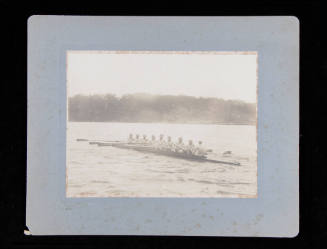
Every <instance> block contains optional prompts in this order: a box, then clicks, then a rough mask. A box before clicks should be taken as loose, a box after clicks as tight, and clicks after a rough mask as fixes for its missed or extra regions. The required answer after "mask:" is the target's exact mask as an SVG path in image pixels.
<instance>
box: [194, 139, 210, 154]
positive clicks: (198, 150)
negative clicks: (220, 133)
mask: <svg viewBox="0 0 327 249" xmlns="http://www.w3.org/2000/svg"><path fill="white" fill-rule="evenodd" d="M195 154H196V155H199V156H205V155H207V152H206V150H205V149H204V148H203V146H202V141H199V143H198V146H197V147H196V148H195Z"/></svg>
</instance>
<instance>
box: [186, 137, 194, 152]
mask: <svg viewBox="0 0 327 249" xmlns="http://www.w3.org/2000/svg"><path fill="white" fill-rule="evenodd" d="M186 152H187V153H188V154H194V152H195V148H194V144H193V141H192V140H189V141H188V145H187V150H186Z"/></svg>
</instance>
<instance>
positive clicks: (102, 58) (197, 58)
mask: <svg viewBox="0 0 327 249" xmlns="http://www.w3.org/2000/svg"><path fill="white" fill-rule="evenodd" d="M256 70H257V54H256V53H255V52H251V53H248V54H244V53H243V54H242V53H236V54H231V53H221V54H219V53H214V54H212V53H202V52H197V53H193V54H190V53H187V54H186V53H181V54H179V53H175V52H170V53H168V54H167V53H162V52H161V53H160V52H156V53H144V52H138V53H132V52H131V53H127V52H120V53H118V52H109V51H107V52H106V51H68V52H67V87H68V90H67V92H68V96H74V95H76V94H83V95H90V94H107V93H112V94H115V95H117V96H121V95H123V94H131V93H150V94H160V95H163V94H167V95H189V96H196V97H217V98H222V99H238V100H244V101H247V102H253V103H255V102H256V87H257V73H256Z"/></svg>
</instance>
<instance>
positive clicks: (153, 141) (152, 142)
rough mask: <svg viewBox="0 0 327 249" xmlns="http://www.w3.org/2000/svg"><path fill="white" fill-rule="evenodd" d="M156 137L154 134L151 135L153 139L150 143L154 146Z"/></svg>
mask: <svg viewBox="0 0 327 249" xmlns="http://www.w3.org/2000/svg"><path fill="white" fill-rule="evenodd" d="M156 142H157V141H156V137H155V136H154V135H152V136H151V141H150V143H151V144H152V145H153V146H154V145H155V144H156Z"/></svg>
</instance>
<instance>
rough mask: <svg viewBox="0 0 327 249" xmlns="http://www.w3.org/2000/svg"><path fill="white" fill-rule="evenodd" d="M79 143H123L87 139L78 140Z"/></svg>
mask: <svg viewBox="0 0 327 249" xmlns="http://www.w3.org/2000/svg"><path fill="white" fill-rule="evenodd" d="M76 141H77V142H92V143H93V142H94V143H101V142H108V143H115V142H121V141H119V140H90V139H86V138H77V139H76Z"/></svg>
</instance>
